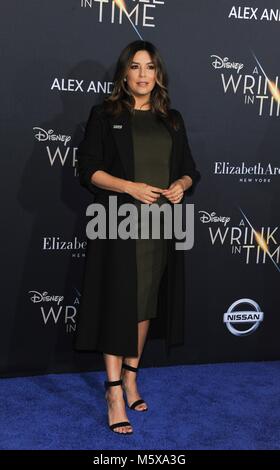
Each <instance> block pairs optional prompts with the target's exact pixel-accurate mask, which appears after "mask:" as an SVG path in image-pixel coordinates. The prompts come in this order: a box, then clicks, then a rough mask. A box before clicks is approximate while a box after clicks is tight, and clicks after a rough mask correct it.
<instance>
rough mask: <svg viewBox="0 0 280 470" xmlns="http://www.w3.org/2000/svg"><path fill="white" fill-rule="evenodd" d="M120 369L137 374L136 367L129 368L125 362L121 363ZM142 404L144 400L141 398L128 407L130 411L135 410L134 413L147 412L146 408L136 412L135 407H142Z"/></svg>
mask: <svg viewBox="0 0 280 470" xmlns="http://www.w3.org/2000/svg"><path fill="white" fill-rule="evenodd" d="M122 368H123V369H126V370H130V371H131V372H135V373H137V372H138V367H132V366H130V365H129V364H126V363H125V362H123V364H122ZM142 403H145V404H146V402H145V400H143V399H142V398H140V399H139V400H136V401H134V402H133V403H132V404H131V405H128V407H129V408H130V409H131V410H135V411H148V408H144V409H142V410H136V409H135V408H136V406H138V405H142Z"/></svg>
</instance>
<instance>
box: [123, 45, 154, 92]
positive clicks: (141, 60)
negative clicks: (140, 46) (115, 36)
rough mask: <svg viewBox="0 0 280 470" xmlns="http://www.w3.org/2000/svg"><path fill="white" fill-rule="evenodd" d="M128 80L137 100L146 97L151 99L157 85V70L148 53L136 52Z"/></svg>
mask: <svg viewBox="0 0 280 470" xmlns="http://www.w3.org/2000/svg"><path fill="white" fill-rule="evenodd" d="M126 78H127V85H128V87H129V88H130V91H131V93H132V94H133V95H134V96H135V97H136V98H138V97H139V98H140V97H144V96H146V97H147V98H148V99H149V97H150V93H151V91H152V89H153V88H154V86H155V84H156V69H155V64H154V63H153V62H152V59H151V56H150V54H149V53H148V52H147V51H145V50H143V51H138V52H136V54H135V55H134V57H133V60H132V62H131V65H130V67H129V70H128V73H127V76H126Z"/></svg>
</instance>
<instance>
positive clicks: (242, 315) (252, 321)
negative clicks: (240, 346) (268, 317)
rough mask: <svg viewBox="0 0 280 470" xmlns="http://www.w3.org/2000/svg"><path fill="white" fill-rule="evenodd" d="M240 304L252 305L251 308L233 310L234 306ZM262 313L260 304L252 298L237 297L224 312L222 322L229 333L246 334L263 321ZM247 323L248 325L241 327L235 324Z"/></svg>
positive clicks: (252, 331)
mask: <svg viewBox="0 0 280 470" xmlns="http://www.w3.org/2000/svg"><path fill="white" fill-rule="evenodd" d="M240 304H249V305H250V306H251V307H253V309H252V310H235V307H236V306H237V305H240ZM263 317H264V314H263V312H261V309H260V306H259V305H258V304H257V302H255V301H254V300H252V299H239V300H236V302H234V303H233V304H231V306H230V307H229V309H228V311H227V312H226V313H224V323H225V324H226V327H227V329H228V330H229V332H230V333H232V334H233V335H235V336H247V335H250V334H252V333H254V331H256V329H257V328H258V327H259V326H260V323H261V322H262V321H263ZM240 325H245V326H246V327H247V325H249V327H247V328H245V329H242V328H238V327H237V326H240Z"/></svg>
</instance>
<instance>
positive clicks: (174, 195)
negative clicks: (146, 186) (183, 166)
mask: <svg viewBox="0 0 280 470" xmlns="http://www.w3.org/2000/svg"><path fill="white" fill-rule="evenodd" d="M184 191H185V185H184V182H183V181H182V180H181V179H179V180H176V181H173V183H172V184H171V185H170V186H169V188H168V189H164V190H163V191H162V193H161V194H162V195H163V196H165V197H166V198H167V199H168V200H169V201H170V202H173V203H174V204H178V203H179V202H181V200H182V199H183V196H184Z"/></svg>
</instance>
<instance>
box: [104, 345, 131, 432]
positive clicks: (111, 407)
mask: <svg viewBox="0 0 280 470" xmlns="http://www.w3.org/2000/svg"><path fill="white" fill-rule="evenodd" d="M103 357H104V362H105V366H106V372H107V377H108V380H109V381H116V380H120V377H121V367H122V359H123V358H122V356H114V355H112V354H103ZM105 396H106V400H107V403H108V417H109V425H111V424H113V423H118V422H121V421H128V418H127V414H126V410H125V402H124V399H123V390H122V387H121V386H113V387H109V388H108V389H107V391H106V395H105ZM130 431H132V426H121V427H119V428H115V430H114V432H118V433H126V432H130Z"/></svg>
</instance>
